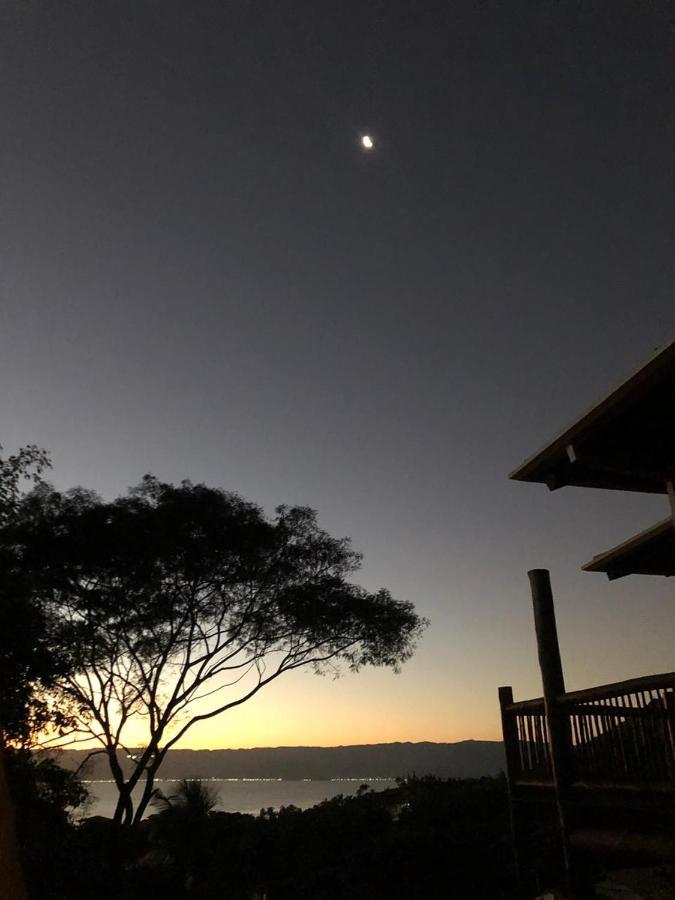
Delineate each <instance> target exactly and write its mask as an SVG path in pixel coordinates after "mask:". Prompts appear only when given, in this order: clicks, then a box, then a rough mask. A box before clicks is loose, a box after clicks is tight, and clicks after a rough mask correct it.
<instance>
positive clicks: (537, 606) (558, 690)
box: [527, 569, 580, 900]
mask: <svg viewBox="0 0 675 900" xmlns="http://www.w3.org/2000/svg"><path fill="white" fill-rule="evenodd" d="M527 574H528V578H529V579H530V586H531V589H532V604H533V607H534V627H535V631H536V635H537V650H538V653H539V668H540V669H541V680H542V685H543V688H544V707H545V709H546V721H547V724H548V734H549V744H550V752H551V766H552V769H553V783H554V786H555V796H556V806H557V809H558V824H559V828H560V836H561V839H562V851H563V864H564V867H565V876H566V881H567V892H568V900H580V894H579V892H578V888H579V886H578V884H577V878H576V877H575V871H574V866H573V862H572V856H571V849H570V825H569V804H568V791H569V784H570V780H571V761H572V760H571V755H572V737H571V731H570V721H569V717H568V716H567V714H566V712H565V711H564V709H563V708H562V706H561V705H560V703H559V702H558V700H559V698H560V697H561V696H562V695H563V694H564V693H565V679H564V676H563V669H562V661H561V659H560V647H559V645H558V631H557V628H556V623H555V609H554V607H553V592H552V591H551V579H550V576H549V573H548V570H547V569H532V571H530V572H528V573H527Z"/></svg>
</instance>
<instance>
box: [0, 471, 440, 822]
mask: <svg viewBox="0 0 675 900" xmlns="http://www.w3.org/2000/svg"><path fill="white" fill-rule="evenodd" d="M360 561H361V557H360V555H359V554H357V553H356V552H354V551H353V550H352V548H351V546H350V542H349V540H347V539H344V538H343V539H336V538H333V537H331V536H330V535H329V534H327V533H326V532H325V531H323V530H322V529H320V528H319V526H318V524H317V518H316V514H315V513H314V511H312V510H311V509H308V508H305V507H287V506H281V507H279V508H278V509H277V510H276V512H275V515H274V516H273V517H271V518H268V517H266V516H265V515H264V513H263V512H262V510H261V509H260V508H259V507H258V506H256V505H255V504H252V503H249V502H246V501H245V500H243V499H242V498H241V497H239V496H238V495H236V494H233V493H228V492H225V491H223V490H218V489H214V488H209V487H206V486H204V485H194V484H191V483H190V482H183V483H182V484H180V485H178V486H175V485H171V484H165V483H162V482H160V481H159V480H157V479H156V478H154V477H152V476H146V478H145V479H144V480H143V482H142V483H141V484H140V485H139V486H138V487H136V488H134V489H132V490H131V491H130V492H129V493H128V494H127V495H126V496H123V497H120V498H118V499H116V500H113V501H110V502H106V501H103V500H101V499H100V498H98V497H97V496H96V495H95V494H93V493H91V492H88V491H84V490H82V489H76V490H74V491H70V492H68V493H63V494H62V493H59V492H56V491H54V490H52V489H50V488H47V487H45V486H38V488H36V489H35V490H34V491H32V492H31V493H30V494H29V495H27V496H26V497H25V498H24V499H23V500H22V501H21V504H20V509H19V511H18V514H17V515H16V516H14V517H12V519H11V521H9V522H7V523H6V524H5V526H4V527H3V528H2V529H0V563H1V564H2V566H3V568H4V569H5V570H6V571H7V572H8V573H9V574H10V577H11V578H13V579H14V580H15V581H17V582H18V581H19V580H20V579H23V583H24V584H26V583H28V584H30V591H31V601H32V602H33V603H35V604H37V605H38V606H39V608H40V609H41V610H43V611H44V615H45V616H47V617H49V621H50V622H55V623H57V624H56V627H54V628H53V629H52V632H51V640H52V642H53V644H54V646H55V647H57V648H58V650H59V653H60V655H61V657H65V658H67V660H68V666H65V667H64V669H63V671H62V673H61V674H60V675H58V677H57V678H56V682H55V696H56V697H57V698H58V700H59V703H60V704H62V707H61V708H63V709H67V710H68V713H69V714H70V715H71V716H72V717H73V719H72V728H71V729H70V730H69V731H68V735H67V738H68V740H69V741H87V742H93V744H94V745H95V746H96V748H97V750H98V752H103V753H105V754H106V756H107V759H108V762H109V765H110V770H111V773H112V777H113V778H114V780H115V782H116V785H117V788H118V791H119V802H118V806H117V810H116V814H115V818H116V819H117V820H118V821H125V822H132V821H137V820H138V819H140V817H141V816H142V815H143V812H144V810H145V808H146V807H147V804H148V802H149V801H150V800H151V798H152V796H153V790H154V779H155V776H156V774H157V771H158V769H159V767H160V765H161V763H162V760H163V759H164V756H165V755H166V753H167V751H168V750H169V749H170V748H171V747H172V746H174V744H175V743H176V742H177V741H179V740H180V739H181V738H182V737H183V736H184V735H185V734H186V732H187V731H188V730H189V729H190V728H191V727H192V726H193V725H194V724H195V723H197V722H199V721H203V720H205V719H209V718H212V717H214V716H217V715H220V714H221V713H224V712H226V711H227V710H228V709H231V708H233V707H235V706H238V705H239V704H241V703H244V702H246V701H247V700H249V699H251V698H252V697H253V696H255V694H257V693H258V691H260V690H261V689H262V688H263V687H265V685H267V684H269V683H270V682H272V681H274V680H275V679H277V678H278V677H279V676H280V675H282V674H283V673H284V672H288V671H291V670H294V669H297V668H300V667H305V666H307V667H311V668H313V669H314V670H316V671H325V670H333V671H337V670H338V669H339V668H340V667H341V666H346V667H348V668H350V669H352V670H358V669H359V668H361V667H362V666H364V665H375V666H390V667H393V668H394V669H396V668H398V666H399V665H400V664H401V663H402V662H403V661H405V660H406V659H407V658H408V657H409V656H410V655H411V653H412V651H413V648H414V645H415V641H416V639H417V638H418V636H419V634H420V631H421V630H422V628H423V627H424V625H425V622H424V620H422V619H420V617H419V616H418V615H417V614H416V613H415V611H414V608H413V606H412V604H410V603H408V602H403V601H400V600H396V599H394V598H393V597H392V596H391V594H390V593H389V592H388V591H387V590H384V589H382V590H378V591H375V592H370V591H367V590H365V589H364V588H362V587H359V586H358V585H356V584H354V583H352V582H351V580H350V577H351V576H352V575H353V574H354V573H355V572H356V571H357V570H358V568H359V566H360ZM139 723H142V725H143V726H144V729H145V734H146V740H145V742H144V745H143V746H142V747H141V748H140V749H135V748H133V747H131V746H130V745H129V742H128V735H129V729H130V726H132V725H133V726H135V727H136V728H137V727H138V724H139ZM61 730H62V731H63V730H64V729H63V728H62V729H61ZM53 740H55V743H58V738H56V739H54V738H53ZM120 754H124V757H126V759H125V764H124V765H122V763H121V758H120ZM129 766H130V769H131V770H130V771H129ZM137 785H142V795H141V799H140V800H139V801H138V803H137V804H136V807H135V809H134V804H133V802H132V791H133V789H134V788H135V787H136V786H137Z"/></svg>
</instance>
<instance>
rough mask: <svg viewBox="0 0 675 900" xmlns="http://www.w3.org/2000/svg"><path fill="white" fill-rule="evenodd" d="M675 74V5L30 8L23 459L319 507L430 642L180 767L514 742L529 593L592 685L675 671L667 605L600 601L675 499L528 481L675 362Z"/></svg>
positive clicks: (210, 728)
mask: <svg viewBox="0 0 675 900" xmlns="http://www.w3.org/2000/svg"><path fill="white" fill-rule="evenodd" d="M674 59H675V18H674V17H673V15H672V4H670V3H667V2H662V3H659V2H650V3H644V2H637V0H636V2H631V3H626V2H620V0H607V2H592V0H584V2H581V0H579V2H571V0H570V2H562V3H561V2H559V0H541V2H508V3H503V2H499V3H497V2H481V3H479V2H476V0H472V2H466V0H457V2H455V0H453V2H425V0H415V2H413V0H408V2H400V0H372V2H364V0H339V2H337V0H336V2H333V0H318V2H317V0H311V2H310V0H308V2H304V0H269V2H262V0H229V2H226V0H220V2H215V0H202V2H199V3H194V2H190V0H183V2H172V0H161V2H160V0H116V2H114V3H113V2H105V0H98V2H91V0H86V2H85V0H81V2H78V0H71V2H67V3H53V2H51V0H31V2H25V0H21V2H19V0H4V2H3V3H2V4H1V5H0V132H1V140H0V253H1V268H0V292H1V296H0V384H1V385H2V390H1V392H0V441H1V442H2V444H3V445H4V447H5V448H6V450H7V451H12V450H15V449H16V448H17V447H18V446H20V445H22V444H25V443H28V442H34V443H37V444H39V445H41V446H44V447H46V448H48V449H49V450H50V452H51V454H52V456H53V460H54V464H55V470H54V473H53V478H54V481H55V483H56V484H57V486H59V487H69V486H72V485H74V484H83V485H86V486H88V487H92V488H94V489H96V490H98V491H99V492H101V493H102V494H103V495H104V496H106V497H112V496H115V495H117V494H118V493H121V492H124V491H125V490H126V488H127V486H129V485H131V484H134V483H136V482H137V481H138V480H139V479H140V478H141V476H142V475H143V474H144V473H145V472H147V471H152V472H154V473H155V474H157V475H158V476H160V477H161V478H163V479H168V480H180V479H182V478H185V477H189V478H191V479H192V480H194V481H205V482H207V483H209V484H212V485H218V486H222V487H224V488H227V489H230V490H235V491H238V492H240V493H241V494H242V495H243V496H244V497H246V498H247V499H249V500H253V501H256V502H258V503H260V504H261V505H263V506H264V508H265V509H266V510H267V511H268V512H271V511H272V510H273V508H274V507H275V505H277V504H278V503H281V502H287V503H301V504H309V505H311V506H313V507H315V508H316V509H318V511H319V514H320V521H321V524H322V525H323V526H324V527H325V528H327V529H328V530H329V531H331V532H332V533H334V534H336V535H343V534H349V535H350V536H351V537H352V538H353V541H354V545H355V546H356V547H357V548H358V549H360V550H362V551H363V552H364V554H365V564H364V568H363V571H362V578H361V581H362V583H363V584H365V585H366V586H368V587H371V588H375V587H378V586H380V585H385V586H387V587H389V588H391V590H392V591H393V592H394V594H395V595H396V596H398V597H401V598H404V599H410V600H412V601H414V602H415V604H416V605H417V608H418V610H419V612H420V613H422V614H424V615H427V616H429V617H430V619H431V623H432V624H431V627H430V628H429V630H428V631H427V633H426V635H425V637H424V640H423V642H422V644H421V645H420V648H419V650H418V652H417V654H416V656H415V658H414V659H413V660H412V661H411V662H410V663H408V664H407V665H406V667H405V669H404V671H403V673H402V674H400V675H393V674H391V673H390V672H388V671H371V672H364V673H362V674H360V675H358V676H351V675H346V676H345V677H344V678H341V679H339V680H337V681H332V680H329V679H326V678H323V679H322V678H316V677H313V676H312V675H311V674H305V673H294V674H293V675H291V676H288V677H287V678H286V681H285V683H284V682H283V680H281V681H280V682H278V683H277V684H276V685H275V686H273V687H271V688H269V689H268V690H267V693H266V695H265V696H263V695H262V694H261V695H260V697H259V698H258V699H256V700H255V701H254V702H253V703H251V704H248V705H247V706H245V707H244V708H242V709H241V710H239V711H237V712H233V713H231V714H229V715H227V716H226V717H223V718H222V719H220V720H216V721H215V722H212V723H210V724H208V725H205V726H203V727H202V729H201V730H200V731H193V732H192V733H191V734H190V735H188V737H187V738H186V739H185V740H184V742H183V746H212V747H218V746H224V747H227V746H254V745H276V744H310V743H311V744H338V743H343V744H346V743H356V742H375V741H389V740H460V739H463V738H470V737H473V738H495V739H496V738H498V737H499V725H498V710H497V703H496V699H497V686H498V685H501V684H512V685H513V687H514V692H515V694H516V696H517V697H527V696H535V695H538V694H540V681H539V673H538V667H537V662H536V648H535V642H534V633H533V627H532V616H531V605H530V599H529V588H528V582H527V577H526V571H527V569H529V568H532V567H549V568H550V569H551V571H552V578H553V585H554V591H555V593H556V596H557V612H558V624H559V631H560V640H561V646H562V652H563V662H564V665H565V669H566V675H567V683H568V687H569V688H578V687H584V686H588V685H589V684H591V683H598V682H606V681H613V680H618V679H622V678H629V677H632V676H637V675H640V674H645V673H649V672H658V671H668V670H671V669H672V668H673V659H672V647H673V639H674V638H675V615H674V613H675V607H674V606H673V601H674V599H675V598H674V597H673V585H672V583H669V582H668V581H667V580H665V579H658V578H652V579H650V578H645V577H638V576H631V577H629V578H626V579H623V580H620V581H618V582H613V583H609V582H608V581H607V580H606V579H605V578H604V576H601V575H591V574H584V573H581V572H580V570H579V567H580V565H581V564H582V563H584V562H586V561H587V560H588V559H589V558H590V557H591V556H592V555H593V554H595V553H597V552H600V551H602V550H605V549H607V548H609V547H611V546H612V545H613V544H615V543H617V542H618V541H620V540H622V539H624V538H626V537H628V536H629V535H631V534H633V533H634V532H636V531H638V530H639V529H640V528H642V527H646V526H647V525H650V524H652V523H653V522H655V521H657V519H658V518H660V517H663V516H665V515H666V514H667V503H666V501H665V499H664V498H659V497H642V496H639V495H631V494H619V493H611V492H604V491H593V490H580V489H574V488H568V489H563V490H562V491H559V492H556V493H553V494H550V493H549V492H548V491H547V490H546V489H545V488H543V487H541V486H537V485H527V484H518V483H513V482H509V481H508V479H507V473H508V472H509V471H510V470H511V469H512V468H513V467H515V466H516V465H517V464H518V463H520V462H521V461H522V459H523V458H524V457H526V456H528V455H529V454H530V453H531V452H533V451H534V450H535V449H537V447H539V446H540V445H541V444H542V443H544V442H546V441H547V440H548V439H549V438H550V437H552V436H553V434H554V433H555V432H557V431H558V430H560V429H561V428H562V427H563V426H564V425H565V424H566V423H567V422H568V421H569V420H570V419H572V418H575V417H576V416H577V414H579V413H580V412H581V411H582V410H583V409H584V408H585V407H587V406H588V405H589V404H590V403H592V402H594V401H596V400H597V399H599V398H600V397H601V396H602V395H603V394H604V393H606V391H607V390H608V389H610V388H611V387H613V386H614V385H615V384H616V383H617V382H619V381H621V380H622V379H623V378H624V377H626V376H627V375H628V374H630V373H631V371H632V370H633V369H634V368H636V367H637V366H638V365H639V364H640V363H641V362H642V361H643V360H644V359H646V358H647V357H648V356H649V355H650V354H651V353H652V351H653V350H654V349H655V348H656V347H657V346H659V345H661V344H663V343H664V342H665V341H667V340H669V339H671V338H672V335H673V332H674V331H675V297H674V295H673V283H674V281H675V247H674V238H675V203H674V200H675V190H674V189H675V162H674V158H673V147H674V146H675V141H674V139H675V113H674V110H675V68H674V66H673V62H674ZM363 132H368V133H370V134H372V135H373V136H374V139H375V141H376V148H375V151H374V152H372V153H369V154H368V153H365V152H364V151H363V150H362V149H361V148H360V147H359V145H358V139H359V135H360V134H361V133H363Z"/></svg>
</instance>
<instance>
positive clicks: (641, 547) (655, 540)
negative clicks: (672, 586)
mask: <svg viewBox="0 0 675 900" xmlns="http://www.w3.org/2000/svg"><path fill="white" fill-rule="evenodd" d="M582 569H583V570H584V571H585V572H604V573H605V574H606V575H607V577H608V578H609V579H610V581H611V580H613V579H614V578H622V577H623V576H624V575H675V522H673V519H672V518H668V519H664V521H663V522H659V524H658V525H653V526H652V527H651V528H648V529H647V530H646V531H642V532H640V534H636V535H635V536H634V537H632V538H629V539H628V540H627V541H624V542H623V543H622V544H619V545H618V547H613V548H612V549H611V550H607V551H605V552H604V553H600V554H598V555H597V556H594V557H593V559H592V560H591V561H590V562H588V563H586V565H585V566H582Z"/></svg>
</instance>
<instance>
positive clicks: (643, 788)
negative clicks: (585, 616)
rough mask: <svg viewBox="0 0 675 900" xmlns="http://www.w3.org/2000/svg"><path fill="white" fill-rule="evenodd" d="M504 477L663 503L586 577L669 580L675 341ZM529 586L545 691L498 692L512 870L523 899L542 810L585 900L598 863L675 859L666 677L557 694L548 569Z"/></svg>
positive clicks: (672, 567) (564, 867)
mask: <svg viewBox="0 0 675 900" xmlns="http://www.w3.org/2000/svg"><path fill="white" fill-rule="evenodd" d="M511 478H514V479H516V480H519V481H531V482H539V483H541V484H544V485H546V486H547V487H548V488H549V489H550V490H557V489H559V488H562V487H564V486H567V485H576V486H580V487H589V488H604V489H608V490H620V491H641V492H647V493H653V494H663V495H664V499H665V497H668V498H669V501H670V515H669V516H668V517H667V518H665V519H664V520H663V521H660V522H659V523H658V524H656V525H654V526H653V527H652V528H649V529H647V530H646V531H643V532H641V533H640V534H638V535H636V536H634V537H632V538H629V539H628V540H626V541H624V542H623V543H621V544H620V545H619V546H617V547H614V548H613V549H611V550H607V551H605V552H602V553H600V554H598V555H596V556H594V557H593V559H592V560H591V561H590V562H589V563H586V565H584V566H583V569H584V570H585V571H589V572H603V573H605V574H606V575H607V576H608V577H609V578H610V579H614V578H620V577H623V576H625V575H629V574H640V575H664V576H669V575H675V341H674V342H672V343H670V344H669V345H667V346H666V347H665V348H663V349H662V350H660V351H659V352H658V353H657V354H656V355H655V356H653V357H652V359H650V360H649V361H648V362H647V363H646V364H645V365H644V366H643V367H642V368H641V369H640V370H639V371H638V372H636V373H635V374H634V375H633V376H631V377H630V378H629V379H628V380H627V381H625V382H624V383H623V384H621V385H620V386H619V387H618V388H617V389H616V390H614V391H613V392H612V393H611V394H609V395H608V396H607V397H606V398H605V399H603V400H602V401H601V402H600V403H598V404H596V405H595V406H594V407H592V408H591V409H590V410H588V411H587V412H586V413H584V414H583V415H582V416H581V417H580V418H579V419H577V420H576V421H575V422H574V423H573V424H572V425H570V426H569V427H568V428H566V429H565V430H564V431H563V432H562V433H561V434H560V435H559V436H558V437H556V438H555V439H554V440H552V441H551V442H550V443H549V444H547V445H546V446H545V447H544V448H543V449H542V450H540V451H539V452H538V453H536V454H535V455H534V456H532V457H530V458H529V459H528V460H527V461H526V462H524V463H523V464H522V465H521V466H519V468H517V469H516V470H515V471H514V472H513V473H512V474H511ZM664 511H665V510H664ZM529 577H530V583H531V590H532V600H533V605H534V619H535V630H536V636H537V647H538V654H539V664H540V668H541V674H542V682H543V696H542V697H539V698H536V699H534V700H522V701H514V699H513V693H512V690H511V688H510V687H503V688H500V689H499V701H500V706H501V715H502V729H503V735H504V744H505V750H506V759H507V776H508V781H509V790H510V797H511V811H512V825H513V834H514V848H515V852H516V864H517V866H518V868H519V872H520V875H521V885H522V893H523V897H524V898H525V897H530V898H531V897H532V896H533V893H532V880H531V878H528V872H530V870H531V863H530V861H531V859H532V856H533V854H534V855H536V853H537V852H538V851H539V849H540V848H537V846H536V843H537V837H536V833H537V828H536V825H537V818H538V817H539V818H540V819H541V818H542V817H543V818H545V816H546V810H547V809H548V811H549V813H551V814H552V819H551V820H552V821H553V822H554V823H555V831H556V840H555V841H554V844H555V848H554V851H553V852H555V853H557V854H558V855H559V857H560V861H561V872H562V880H563V882H564V889H565V890H566V892H567V897H568V898H569V900H581V898H586V897H592V896H593V886H592V876H591V874H589V873H590V872H592V868H593V861H594V860H595V861H597V860H599V859H601V858H606V859H608V860H611V858H612V857H615V858H616V859H620V860H621V861H622V862H623V863H624V864H625V863H629V862H631V861H635V862H646V861H654V862H656V861H664V860H672V861H675V672H668V673H664V674H657V675H653V674H652V675H646V676H644V677H643V678H634V679H630V680H629V681H624V682H619V683H617V684H606V685H601V686H598V687H592V688H588V689H585V690H581V691H572V692H568V691H566V690H565V682H564V676H563V668H562V663H561V659H560V651H559V647H558V637H557V631H556V624H555V612H554V607H553V595H552V591H551V584H550V579H549V574H548V572H547V571H546V570H543V569H537V570H534V571H532V572H530V573H529ZM674 613H675V610H674ZM533 823H534V828H533ZM533 831H534V833H535V837H534V838H533V837H532V834H533Z"/></svg>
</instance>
